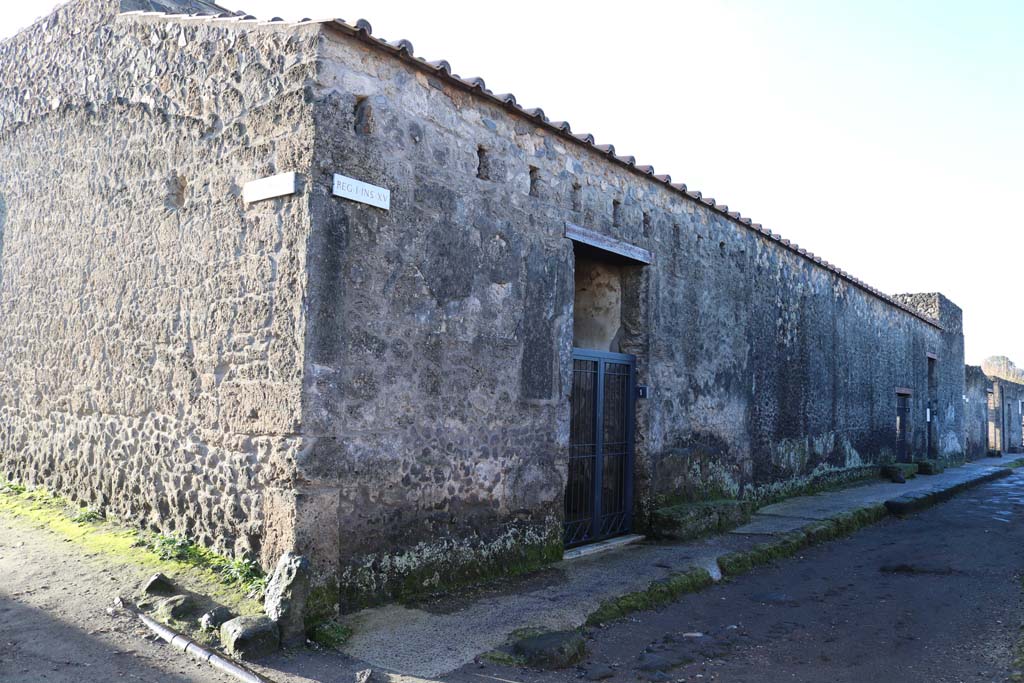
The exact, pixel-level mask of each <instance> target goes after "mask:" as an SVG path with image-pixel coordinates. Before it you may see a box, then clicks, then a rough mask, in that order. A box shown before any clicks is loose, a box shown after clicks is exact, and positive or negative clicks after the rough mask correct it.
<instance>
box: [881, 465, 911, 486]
mask: <svg viewBox="0 0 1024 683" xmlns="http://www.w3.org/2000/svg"><path fill="white" fill-rule="evenodd" d="M882 476H883V477H885V478H886V479H889V480H891V481H893V482H895V483H897V484H902V483H904V482H906V480H907V479H913V478H914V477H916V476H917V463H915V462H895V463H890V464H888V465H882Z"/></svg>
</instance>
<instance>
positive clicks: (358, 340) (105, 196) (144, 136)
mask: <svg viewBox="0 0 1024 683" xmlns="http://www.w3.org/2000/svg"><path fill="white" fill-rule="evenodd" d="M172 4H174V3H171V2H170V0H164V1H163V2H161V5H162V6H163V8H164V9H168V8H170V7H169V5H172ZM198 4H206V3H198ZM196 5H197V3H192V6H191V7H190V8H189V9H191V10H192V11H201V10H202V9H203V8H201V7H197V6H196ZM126 7H127V8H128V9H136V8H137V6H133V5H126ZM121 9H122V5H121V4H119V3H118V2H115V1H114V0H105V1H104V2H85V1H84V0H79V1H75V2H71V3H69V4H67V5H65V6H64V7H63V8H61V9H60V10H58V11H57V12H56V13H55V14H54V15H53V16H51V17H50V18H47V19H44V20H43V21H41V22H39V23H37V24H36V25H34V26H32V27H31V28H29V29H27V30H26V31H24V32H22V33H20V34H18V35H17V36H15V37H14V38H12V39H10V40H8V41H6V42H4V43H2V44H0V73H2V74H3V76H4V78H3V79H2V83H0V343H2V345H3V348H4V350H5V353H4V355H3V357H0V373H2V377H3V378H4V382H3V386H2V389H0V468H2V469H3V470H4V471H5V472H6V473H7V476H9V477H12V478H16V479H19V480H22V481H25V482H28V483H32V484H43V485H46V486H49V487H52V488H54V489H55V490H58V491H60V492H62V493H66V494H68V495H71V496H75V497H78V498H80V499H82V500H84V501H87V502H89V503H92V504H96V505H102V506H103V507H105V508H106V509H108V510H109V511H110V512H111V513H112V514H115V515H118V516H120V517H123V518H125V519H128V520H132V521H135V522H137V523H140V524H143V525H146V526H149V527H152V528H154V529H159V530H161V531H164V532H172V533H182V534H185V535H188V536H190V537H193V538H196V539H199V540H201V541H203V542H204V543H207V544H209V545H211V546H215V547H217V548H220V549H222V550H225V551H227V552H230V553H234V554H244V555H250V556H254V557H258V558H260V559H261V562H262V563H263V564H264V565H265V566H270V565H271V564H272V563H273V562H274V560H275V559H276V557H277V556H278V555H279V554H280V553H282V552H284V551H286V550H292V549H294V550H297V551H299V552H301V553H304V554H306V555H308V556H310V558H311V559H312V561H313V566H314V568H315V572H316V579H317V583H318V585H319V586H320V588H321V592H320V594H319V595H320V596H321V598H322V600H321V602H322V603H323V604H324V605H326V606H332V605H334V604H337V603H340V605H341V607H342V608H343V609H353V608H355V607H358V606H359V605H362V604H366V603H369V602H373V601H377V600H381V599H388V598H394V597H402V596H405V595H409V594H413V593H418V592H423V591H429V590H433V589H436V588H439V587H443V586H444V585H447V584H451V583H455V582H459V581H467V580H473V579H476V578H479V577H481V576H486V575H489V574H494V573H499V572H503V571H517V570H521V569H525V568H529V567H533V566H537V565H539V564H542V563H544V562H547V561H550V560H554V559H557V558H558V557H560V556H561V554H562V550H563V547H564V545H565V543H566V542H567V540H569V541H570V542H576V541H578V540H580V539H582V540H590V539H591V538H598V537H602V536H604V535H608V533H617V532H625V531H630V530H639V531H642V530H643V528H644V524H645V520H646V519H647V517H648V515H649V514H650V512H651V510H652V509H653V508H654V507H656V506H659V505H662V504H665V503H671V502H678V501H685V500H694V499H706V498H715V497H746V498H758V497H770V496H773V495H777V494H779V493H782V492H785V491H787V490H796V489H798V488H799V487H800V486H801V485H803V484H807V483H810V482H813V481H815V480H817V479H820V478H821V477H825V476H830V475H833V474H838V475H841V474H842V473H844V472H855V471H859V470H862V469H864V468H866V467H869V466H874V465H877V464H878V463H880V462H887V461H891V460H894V459H904V460H910V459H913V458H915V457H923V456H928V455H931V456H933V457H942V458H947V459H956V458H960V457H963V456H964V455H965V452H966V447H967V444H966V442H965V432H964V419H965V417H964V416H965V408H964V406H965V405H967V404H966V403H965V402H964V400H963V396H964V394H965V380H964V370H963V368H964V363H963V332H962V327H961V313H960V310H959V309H958V308H957V307H956V306H955V305H954V304H952V303H951V302H950V301H948V300H947V299H946V298H945V297H943V296H942V295H940V294H917V295H903V296H899V297H890V296H886V295H883V294H881V293H880V292H878V291H876V290H874V289H872V288H871V287H870V286H868V285H866V284H864V283H863V282H860V281H859V280H857V279H855V278H854V277H852V276H851V275H849V274H848V273H845V272H844V271H842V270H841V269H839V268H837V267H835V266H833V265H831V264H828V263H827V262H825V261H823V260H822V259H820V258H819V257H816V256H815V255H813V254H811V253H809V252H807V251H806V250H804V249H801V248H799V247H797V246H796V245H794V244H791V243H789V242H788V241H786V240H783V239H782V238H781V237H779V236H778V235H775V234H773V233H771V232H769V231H767V230H765V229H764V228H762V227H761V226H760V225H757V224H755V223H753V222H752V221H750V220H749V219H746V218H743V217H742V216H740V215H739V214H738V213H735V212H733V211H730V210H729V208H728V207H726V206H723V205H721V204H717V203H716V202H715V201H714V200H711V199H708V198H705V197H702V196H701V194H700V193H699V192H695V191H692V190H689V189H688V188H686V186H684V185H681V184H678V183H673V182H672V180H671V178H669V177H667V176H659V175H655V174H654V172H653V169H650V168H648V167H644V166H638V165H636V163H635V161H634V160H633V159H632V158H629V157H623V156H616V154H615V150H614V149H613V148H611V147H610V146H602V145H595V144H594V141H593V139H592V138H591V137H590V136H588V135H581V134H574V133H573V132H572V131H571V130H570V128H569V126H568V124H565V123H561V122H552V121H549V120H548V119H547V118H546V117H545V116H544V113H543V112H542V111H540V110H525V109H523V108H522V107H520V106H519V105H518V104H517V103H516V102H515V98H514V97H512V96H511V95H504V96H503V95H494V94H492V93H491V92H490V91H489V90H487V89H486V87H485V85H484V83H483V82H482V81H480V80H479V79H463V78H460V77H458V76H455V75H453V74H451V70H450V67H449V66H448V65H447V64H446V63H444V62H438V63H429V62H426V61H424V60H422V59H419V58H417V57H415V55H414V53H413V49H412V46H411V45H410V44H409V43H408V42H407V41H398V42H395V43H386V42H384V41H382V40H379V39H377V38H374V37H373V36H372V34H371V32H370V27H369V25H368V24H366V23H365V22H359V23H357V24H354V25H352V24H347V23H344V22H341V21H332V22H311V21H306V22H300V23H296V24H290V23H285V22H277V21H272V22H258V21H254V20H251V19H247V18H244V17H219V18H218V17H210V16H207V17H201V16H200V17H188V16H182V15H165V14H152V13H133V14H123V13H119V11H120V10H121ZM171 9H173V8H171ZM290 173H294V174H295V176H294V178H295V179H294V181H292V180H287V182H288V183H291V184H290V185H288V187H287V189H286V190H285V191H279V192H277V193H276V195H275V196H270V197H268V198H266V199H263V200H262V201H255V200H253V195H251V194H247V193H248V192H249V190H250V188H251V187H253V186H251V185H249V183H251V182H252V181H257V180H260V179H264V178H268V177H276V178H277V179H278V181H279V180H280V178H281V174H290ZM339 178H340V179H341V182H342V186H339V184H338V183H339ZM346 179H349V180H346ZM354 181H360V182H361V183H365V184H366V185H358V184H356V185H351V186H352V187H356V188H357V189H358V188H363V190H365V191H367V192H370V193H373V198H372V199H370V198H368V197H369V195H367V196H365V197H363V198H362V199H360V198H359V195H357V194H353V193H352V191H347V190H346V189H345V187H346V186H345V185H344V184H345V183H350V184H351V183H352V182H354ZM275 182H277V181H275ZM339 187H340V189H339ZM367 187H368V188H370V189H369V190H366V188H367ZM385 190H386V191H387V193H385V192H384V191H385ZM385 194H387V196H385ZM352 197H356V200H353V199H352ZM250 200H251V201H250ZM367 201H369V202H370V203H367ZM381 205H384V206H387V208H381ZM574 349H582V350H586V352H585V353H578V352H574ZM597 377H600V378H601V379H600V380H597V379H595V378H597ZM588 382H589V384H588ZM594 382H597V384H594ZM596 386H600V387H601V393H599V394H593V391H596V389H595V387H596ZM588 392H591V393H588ZM595 395H596V396H598V397H602V398H600V400H601V401H603V403H602V404H601V406H602V408H601V412H600V415H601V419H602V420H603V421H604V427H603V428H602V429H598V430H596V431H595V428H594V425H593V424H591V422H592V421H593V420H592V418H593V416H594V415H595V414H597V413H595V412H594V405H597V404H595V403H593V401H594V400H597V399H594V396H595ZM587 396H590V400H591V401H592V402H591V403H589V404H588V403H581V401H585V400H586V397H587ZM588 406H589V407H588ZM588 415H589V417H588ZM609 416H617V417H616V419H617V420H620V421H619V422H616V423H614V424H612V422H611V418H610V417H609ZM588 419H589V420H591V422H587V420H588ZM897 423H898V424H899V425H900V427H899V429H898V430H897V428H896V425H897ZM588 437H592V438H588ZM588 441H596V442H600V443H601V448H603V449H605V450H604V451H602V453H603V455H602V456H601V457H602V458H604V459H601V460H599V459H597V456H594V455H593V454H592V453H591V454H589V455H588V452H587V451H586V449H587V448H589V447H590V446H591V445H592V444H590V445H588ZM613 443H614V444H617V447H618V448H619V450H615V451H614V452H613V450H612V449H611V448H610V446H611V445H612V444H613ZM588 458H589V460H588ZM598 472H601V473H602V474H601V475H600V476H598ZM616 487H617V488H616ZM581 492H582V494H581ZM584 494H585V495H584ZM580 495H584V499H585V500H584V499H579V500H577V498H579V496H580ZM587 496H590V497H589V498H588V497H587ZM581 500H583V503H580V501H581ZM595 501H596V502H595ZM577 504H583V505H584V506H588V505H589V506H590V507H589V508H587V509H591V510H597V512H595V513H594V515H595V518H594V519H591V520H587V521H585V525H589V526H586V533H585V534H584V535H583V536H578V537H577V536H573V537H571V538H570V537H569V536H567V534H568V533H569V529H568V525H567V524H566V523H565V521H566V519H567V517H569V516H571V515H572V514H576V513H578V510H576V509H575V508H573V506H574V505H577ZM595 506H596V507H595ZM570 508H573V509H572V510H570ZM607 510H610V511H611V512H608V513H607V514H605V512H606V511H607ZM602 514H603V515H604V517H601V515H602ZM606 518H607V519H606ZM606 522H607V523H608V524H610V525H611V526H609V527H608V528H606V529H605V528H598V527H601V526H602V525H603V524H605V523H606ZM580 528H583V527H579V528H578V529H576V531H579V529H580Z"/></svg>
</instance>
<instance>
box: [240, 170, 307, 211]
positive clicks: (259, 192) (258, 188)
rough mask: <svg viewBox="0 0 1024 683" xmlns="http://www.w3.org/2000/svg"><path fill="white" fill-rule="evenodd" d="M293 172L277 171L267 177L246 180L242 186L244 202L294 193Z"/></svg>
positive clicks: (250, 202)
mask: <svg viewBox="0 0 1024 683" xmlns="http://www.w3.org/2000/svg"><path fill="white" fill-rule="evenodd" d="M295 181H296V178H295V173H279V174H278V175H272V176H270V177H269V178H260V179H259V180H253V181H252V182H248V183H246V184H245V186H244V187H242V199H244V200H245V203H246V204H252V203H253V202H258V201H262V200H264V199H273V198H274V197H283V196H284V195H288V194H295V191H296V182H295Z"/></svg>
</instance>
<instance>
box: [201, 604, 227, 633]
mask: <svg viewBox="0 0 1024 683" xmlns="http://www.w3.org/2000/svg"><path fill="white" fill-rule="evenodd" d="M234 616H235V615H234V614H232V613H231V610H229V609H228V608H227V607H214V608H213V609H212V610H210V611H209V612H206V613H205V614H203V616H201V617H199V628H201V629H203V630H204V631H216V630H217V629H219V628H220V627H221V625H222V624H223V623H224V622H226V621H230V620H231V619H232V618H233V617H234Z"/></svg>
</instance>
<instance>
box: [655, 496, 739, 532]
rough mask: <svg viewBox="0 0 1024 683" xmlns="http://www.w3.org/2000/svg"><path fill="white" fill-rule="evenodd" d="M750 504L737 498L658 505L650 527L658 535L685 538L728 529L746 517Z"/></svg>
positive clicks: (737, 524)
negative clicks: (661, 506)
mask: <svg viewBox="0 0 1024 683" xmlns="http://www.w3.org/2000/svg"><path fill="white" fill-rule="evenodd" d="M750 516H751V506H750V504H749V503H747V502H745V501H740V500H729V499H722V500H709V501H702V502H696V503H680V504H679V505H672V506H669V507H663V508H658V509H657V510H655V511H654V513H653V515H652V516H651V531H652V534H653V535H654V536H656V537H658V538H668V539H672V540H677V541H685V540H689V539H693V538H700V537H701V536H707V535H709V534H715V533H723V532H725V531H729V530H730V529H733V528H735V527H737V526H739V525H741V524H745V523H746V522H747V521H749V520H750Z"/></svg>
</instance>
